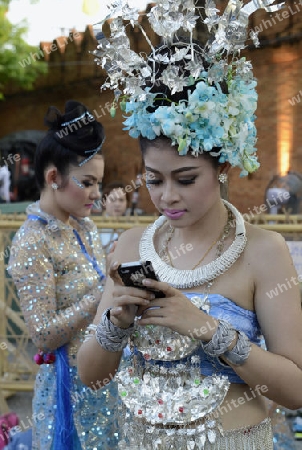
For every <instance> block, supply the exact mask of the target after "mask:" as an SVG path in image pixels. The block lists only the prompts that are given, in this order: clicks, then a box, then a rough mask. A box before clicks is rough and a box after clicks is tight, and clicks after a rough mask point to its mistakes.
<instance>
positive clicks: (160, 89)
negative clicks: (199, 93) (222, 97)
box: [146, 37, 228, 112]
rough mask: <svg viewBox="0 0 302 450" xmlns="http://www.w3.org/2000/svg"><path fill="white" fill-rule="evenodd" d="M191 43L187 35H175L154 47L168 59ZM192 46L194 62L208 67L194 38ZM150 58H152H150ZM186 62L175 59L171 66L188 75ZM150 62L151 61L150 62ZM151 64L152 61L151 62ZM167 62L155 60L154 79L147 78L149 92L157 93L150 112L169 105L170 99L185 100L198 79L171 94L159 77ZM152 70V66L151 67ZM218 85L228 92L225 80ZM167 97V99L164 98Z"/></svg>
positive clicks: (185, 75)
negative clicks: (169, 40) (169, 42)
mask: <svg viewBox="0 0 302 450" xmlns="http://www.w3.org/2000/svg"><path fill="white" fill-rule="evenodd" d="M189 43H191V41H190V40H189V39H188V38H187V37H175V39H174V41H173V42H172V43H171V44H169V45H158V46H157V47H156V49H155V51H156V53H157V54H158V55H162V56H167V57H168V58H167V60H168V61H169V60H170V58H171V57H173V56H175V54H176V51H177V50H180V49H181V48H182V47H184V46H186V47H187V46H188V44H189ZM192 47H193V52H194V59H195V62H196V63H198V64H199V65H200V67H201V68H202V69H204V70H208V69H209V63H208V62H207V60H206V59H205V57H204V49H203V47H202V45H201V43H200V42H199V41H197V40H196V39H193V40H192ZM151 60H152V58H151ZM187 63H188V60H186V59H180V60H179V61H175V62H174V64H173V66H174V67H177V68H178V69H179V72H180V75H183V76H184V77H189V76H190V72H189V71H188V69H186V68H185V66H186V64H187ZM150 64H151V63H150ZM152 64H153V62H152ZM167 67H168V64H167V63H166V62H165V61H164V60H160V62H158V61H156V62H155V73H156V80H155V82H151V80H147V83H146V84H147V86H148V87H150V92H152V93H158V94H159V96H158V97H159V99H158V100H156V101H155V102H154V104H153V105H152V106H151V107H149V109H148V110H149V111H150V112H152V110H153V111H155V110H156V109H157V108H158V107H159V106H170V105H171V101H172V102H174V103H178V102H179V101H181V100H187V99H188V93H189V92H192V91H194V88H195V86H196V84H197V83H198V82H199V81H200V80H197V81H194V82H192V84H191V85H189V86H184V88H183V90H182V91H180V92H175V93H173V94H172V91H171V89H170V88H169V87H168V86H167V85H166V84H164V83H163V82H162V81H161V80H160V77H161V75H162V73H163V71H164V70H165V69H167ZM151 69H152V70H153V67H151ZM219 86H220V88H221V91H222V92H223V93H225V94H227V93H228V86H227V83H226V82H225V81H221V82H219ZM165 98H167V99H168V100H165Z"/></svg>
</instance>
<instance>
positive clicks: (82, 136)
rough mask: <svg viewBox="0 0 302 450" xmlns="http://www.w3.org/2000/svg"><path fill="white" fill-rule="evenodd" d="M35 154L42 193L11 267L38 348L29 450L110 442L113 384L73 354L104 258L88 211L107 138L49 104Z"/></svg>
mask: <svg viewBox="0 0 302 450" xmlns="http://www.w3.org/2000/svg"><path fill="white" fill-rule="evenodd" d="M45 124H46V125H47V126H48V127H49V130H48V133H47V135H46V136H45V137H44V138H43V139H42V141H41V142H40V144H39V145H38V147H37V150H36V154H35V173H36V180H37V184H38V187H39V189H40V192H41V195H40V200H39V201H38V202H36V203H34V204H32V205H30V206H29V207H28V208H27V219H26V221H25V223H24V224H23V225H22V227H21V228H20V230H19V231H18V232H17V233H16V235H15V237H14V240H13V246H12V248H13V249H15V251H14V252H11V255H10V260H9V267H8V271H9V273H10V275H11V276H12V278H13V281H14V283H15V285H16V288H17V291H18V296H19V298H20V303H21V307H22V311H23V314H24V318H25V321H26V323H27V325H28V328H29V333H30V336H31V338H32V341H33V343H34V344H35V346H36V347H37V348H38V349H39V350H38V353H37V354H36V355H35V357H34V359H35V361H36V363H37V364H39V366H40V367H39V371H38V373H37V377H36V383H35V391H34V399H33V417H34V419H35V420H34V425H33V447H32V448H33V450H41V449H43V450H63V449H64V450H65V449H66V450H92V449H93V448H102V449H104V450H107V449H108V450H109V449H114V448H116V446H117V426H116V420H115V417H114V409H115V404H116V394H117V390H116V386H115V383H114V382H112V383H111V384H110V386H109V388H108V389H106V390H104V391H103V392H102V391H96V390H95V389H97V387H96V386H95V385H94V384H90V385H89V387H86V386H84V385H83V383H82V382H81V380H80V379H79V377H78V374H77V367H76V353H77V350H78V348H79V346H80V344H81V342H83V340H84V337H85V330H86V328H87V325H88V324H89V323H90V322H91V321H92V319H93V317H94V316H95V313H96V310H97V307H98V305H99V303H100V300H101V298H102V293H103V287H104V281H105V276H104V273H105V256H104V253H103V251H102V245H101V242H100V239H99V233H98V230H97V229H96V226H95V225H94V224H93V222H92V221H91V220H90V219H89V215H90V213H91V209H92V206H93V203H94V201H96V200H98V199H99V198H100V193H99V183H100V182H101V181H102V178H103V172H104V161H103V156H102V153H101V149H102V145H103V142H104V139H105V135H104V129H103V126H102V125H101V123H99V122H97V121H96V119H95V117H94V116H93V115H92V114H91V113H90V112H89V111H88V110H87V108H86V106H85V105H83V104H82V103H79V102H77V101H74V100H70V101H68V102H67V103H66V105H65V112H64V113H63V114H62V113H61V112H60V111H59V110H58V109H57V108H55V107H53V106H51V107H50V108H49V110H48V112H47V114H46V116H45Z"/></svg>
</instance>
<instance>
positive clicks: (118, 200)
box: [105, 188, 127, 217]
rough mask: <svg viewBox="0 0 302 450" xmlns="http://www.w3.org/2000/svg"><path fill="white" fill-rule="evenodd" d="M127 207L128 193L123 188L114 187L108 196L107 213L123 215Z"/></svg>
mask: <svg viewBox="0 0 302 450" xmlns="http://www.w3.org/2000/svg"><path fill="white" fill-rule="evenodd" d="M126 209H127V199H126V193H125V192H124V191H123V189H122V188H117V189H113V190H112V191H110V192H109V194H108V195H107V197H106V203H105V213H106V215H107V216H114V217H117V216H123V215H124V214H125V212H126Z"/></svg>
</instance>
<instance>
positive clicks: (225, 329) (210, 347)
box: [202, 319, 237, 356]
mask: <svg viewBox="0 0 302 450" xmlns="http://www.w3.org/2000/svg"><path fill="white" fill-rule="evenodd" d="M236 333H237V332H236V330H234V328H233V327H232V325H231V324H229V323H228V322H226V321H225V320H220V319H219V325H218V327H217V330H216V331H215V333H214V334H213V336H212V339H211V340H210V341H209V342H207V343H206V344H202V346H203V350H204V352H205V353H206V354H207V355H209V356H219V355H222V354H223V353H225V352H226V351H227V349H228V348H229V346H230V345H231V343H232V342H233V340H234V339H235V337H236Z"/></svg>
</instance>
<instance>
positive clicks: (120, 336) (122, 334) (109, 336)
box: [95, 308, 134, 352]
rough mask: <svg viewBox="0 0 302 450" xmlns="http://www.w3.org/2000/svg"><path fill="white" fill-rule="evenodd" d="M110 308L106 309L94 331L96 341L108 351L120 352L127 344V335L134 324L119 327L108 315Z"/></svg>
mask: <svg viewBox="0 0 302 450" xmlns="http://www.w3.org/2000/svg"><path fill="white" fill-rule="evenodd" d="M110 310H111V308H108V309H106V310H105V311H104V312H103V314H102V319H101V321H100V323H99V324H98V326H97V328H96V332H95V338H96V340H97V342H98V343H99V344H100V346H101V347H103V348H104V349H105V350H107V351H109V352H121V351H122V350H123V349H124V348H125V347H126V345H127V343H128V339H129V336H130V335H131V334H132V333H133V331H134V325H130V327H129V328H126V329H124V328H119V327H117V326H116V325H114V324H113V323H112V322H111V321H110V319H109V317H108V315H109V314H110Z"/></svg>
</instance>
